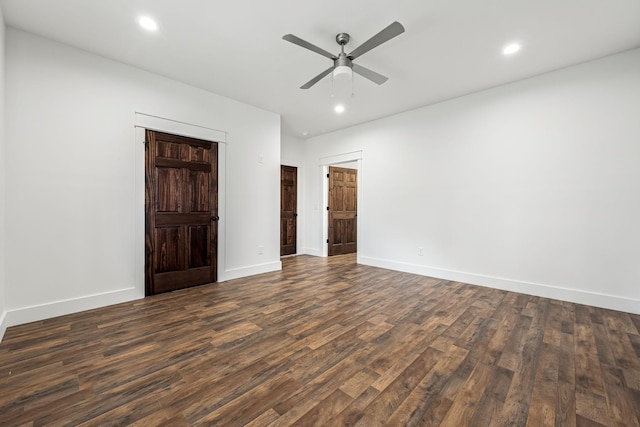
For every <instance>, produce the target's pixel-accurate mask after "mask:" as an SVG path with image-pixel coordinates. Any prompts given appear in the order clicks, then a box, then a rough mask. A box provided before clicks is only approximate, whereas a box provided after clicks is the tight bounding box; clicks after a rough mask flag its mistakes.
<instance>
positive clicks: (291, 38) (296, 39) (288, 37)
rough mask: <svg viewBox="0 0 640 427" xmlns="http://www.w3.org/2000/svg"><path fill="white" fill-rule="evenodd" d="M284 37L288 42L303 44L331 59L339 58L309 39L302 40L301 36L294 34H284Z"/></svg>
mask: <svg viewBox="0 0 640 427" xmlns="http://www.w3.org/2000/svg"><path fill="white" fill-rule="evenodd" d="M282 38H283V39H284V40H286V41H288V42H291V43H293V44H297V45H298V46H302V47H304V48H305V49H309V50H311V51H313V52H315V53H319V54H320V55H322V56H326V57H327V58H329V59H332V60H335V59H338V57H337V56H335V55H334V54H332V53H330V52H327V51H326V50H324V49H322V48H320V47H318V46H316V45H314V44H311V43H309V42H308V41H305V40H302V39H301V38H300V37H298V36H294V35H293V34H286V35H284V36H282Z"/></svg>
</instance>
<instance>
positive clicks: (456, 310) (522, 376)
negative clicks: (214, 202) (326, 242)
mask: <svg viewBox="0 0 640 427" xmlns="http://www.w3.org/2000/svg"><path fill="white" fill-rule="evenodd" d="M283 263H284V269H283V271H282V272H277V273H269V274H264V275H260V276H254V277H250V278H245V279H239V280H234V281H231V282H225V283H219V284H213V285H206V286H201V287H197V288H191V289H186V290H181V291H176V292H173V293H169V294H163V295H158V296H154V297H150V298H147V299H145V300H140V301H135V302H131V303H125V304H119V305H116V306H111V307H106V308H101V309H97V310H92V311H88V312H83V313H78V314H73V315H69V316H64V317H59V318H55V319H49V320H45V321H42V322H36V323H31V324H27V325H22V326H16V327H12V328H9V329H8V330H7V332H6V335H5V338H4V340H3V341H2V344H0V425H1V426H17V425H34V426H37V425H130V424H133V425H145V426H147V425H170V426H182V425H221V426H241V425H251V426H267V425H271V426H287V425H310V426H312V425H317V426H334V425H335V426H342V425H358V426H376V425H390V426H404V425H434V426H438V425H440V426H466V425H474V426H547V425H556V426H638V425H639V421H638V419H639V417H640V331H639V330H640V316H637V315H631V314H627V313H621V312H616V311H611V310H604V309H599V308H593V307H588V306H583V305H578V304H571V303H566V302H561V301H555V300H549V299H546V298H538V297H533V296H528V295H522V294H517V293H511V292H505V291H500V290H494V289H488V288H482V287H477V286H471V285H466V284H462V283H456V282H448V281H444V280H437V279H432V278H427V277H422V276H415V275H411V274H405V273H399V272H395V271H389V270H383V269H378V268H373V267H367V266H361V265H356V264H355V256H354V255H343V256H338V257H332V258H329V259H326V258H324V259H323V258H314V257H309V256H299V257H292V258H285V259H283Z"/></svg>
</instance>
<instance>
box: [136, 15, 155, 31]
mask: <svg viewBox="0 0 640 427" xmlns="http://www.w3.org/2000/svg"><path fill="white" fill-rule="evenodd" d="M138 24H140V26H141V27H142V28H144V29H145V30H149V31H156V30H157V29H158V23H157V22H156V21H154V20H153V19H151V18H149V17H148V16H141V17H139V18H138Z"/></svg>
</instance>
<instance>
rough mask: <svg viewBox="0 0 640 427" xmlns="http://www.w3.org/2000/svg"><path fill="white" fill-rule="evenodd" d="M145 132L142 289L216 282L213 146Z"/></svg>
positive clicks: (215, 153) (150, 291) (154, 291)
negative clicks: (143, 270) (143, 287)
mask: <svg viewBox="0 0 640 427" xmlns="http://www.w3.org/2000/svg"><path fill="white" fill-rule="evenodd" d="M145 136H146V148H145V294H146V295H153V294H157V293H162V292H168V291H173V290H176V289H182V288H186V287H190V286H195V285H201V284H205V283H211V282H215V281H216V280H217V264H218V263H217V242H218V219H219V217H218V145H217V143H215V142H211V141H205V140H200V139H195V138H188V137H184V136H178V135H172V134H168V133H163V132H156V131H153V130H147V131H146V132H145Z"/></svg>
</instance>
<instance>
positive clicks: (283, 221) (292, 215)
mask: <svg viewBox="0 0 640 427" xmlns="http://www.w3.org/2000/svg"><path fill="white" fill-rule="evenodd" d="M297 183H298V168H296V167H293V166H281V167H280V256H284V255H292V254H295V253H296V252H297V249H296V240H297V222H298V218H297V217H298V213H297V209H298V196H297V191H298V184H297Z"/></svg>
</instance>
